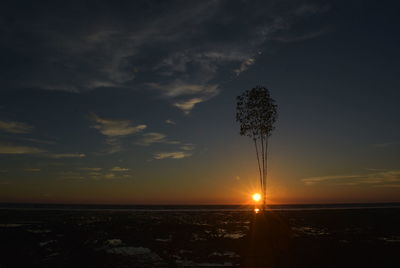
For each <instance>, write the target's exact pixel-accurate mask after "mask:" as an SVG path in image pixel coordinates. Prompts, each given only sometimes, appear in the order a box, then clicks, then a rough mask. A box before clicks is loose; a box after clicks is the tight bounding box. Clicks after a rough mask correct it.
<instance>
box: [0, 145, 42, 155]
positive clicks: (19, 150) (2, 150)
mask: <svg viewBox="0 0 400 268" xmlns="http://www.w3.org/2000/svg"><path fill="white" fill-rule="evenodd" d="M44 152H46V151H45V150H42V149H39V148H36V147H29V146H20V145H13V144H0V154H39V153H44Z"/></svg>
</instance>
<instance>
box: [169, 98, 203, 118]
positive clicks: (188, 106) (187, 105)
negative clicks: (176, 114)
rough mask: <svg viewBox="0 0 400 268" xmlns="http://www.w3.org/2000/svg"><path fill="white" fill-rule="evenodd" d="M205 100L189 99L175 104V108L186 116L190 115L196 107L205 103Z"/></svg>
mask: <svg viewBox="0 0 400 268" xmlns="http://www.w3.org/2000/svg"><path fill="white" fill-rule="evenodd" d="M203 101H204V99H202V98H193V99H188V100H185V101H179V102H175V103H174V106H175V107H177V108H179V109H181V110H182V111H183V112H184V113H185V114H186V115H188V114H190V112H191V111H192V109H193V108H194V106H195V105H196V104H198V103H201V102H203Z"/></svg>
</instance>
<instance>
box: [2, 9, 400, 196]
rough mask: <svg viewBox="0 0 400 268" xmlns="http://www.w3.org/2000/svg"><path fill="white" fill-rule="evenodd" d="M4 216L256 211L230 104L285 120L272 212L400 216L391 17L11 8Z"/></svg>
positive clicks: (248, 163)
mask: <svg viewBox="0 0 400 268" xmlns="http://www.w3.org/2000/svg"><path fill="white" fill-rule="evenodd" d="M0 10H1V11H0V14H1V16H0V32H1V41H0V57H1V61H0V159H1V161H0V185H1V187H0V201H2V202H16V201H17V202H27V201H28V202H96V203H237V202H246V200H247V198H248V196H249V193H250V191H253V190H254V187H255V185H256V182H257V167H256V162H255V155H254V152H253V148H252V147H251V142H250V141H249V140H248V139H246V138H245V137H240V136H239V134H238V133H239V129H238V128H239V126H238V124H237V123H236V122H235V105H236V103H235V97H236V96H237V95H239V94H240V93H241V92H243V91H244V90H245V89H249V88H251V87H254V86H256V85H264V86H267V87H268V88H270V90H271V94H272V96H273V98H275V99H276V101H277V104H278V109H279V121H278V124H277V129H276V131H275V132H274V133H273V135H272V138H271V150H270V152H269V156H270V158H269V161H270V173H269V180H268V199H269V202H275V203H287V202H290V203H296V202H301V203H304V202H375V201H400V199H399V198H398V196H400V195H399V194H400V192H399V191H400V164H399V159H400V124H399V115H400V106H399V105H398V100H399V99H400V90H399V88H400V79H399V73H400V67H399V62H400V55H399V50H398V48H399V47H400V40H399V39H400V37H399V34H398V25H400V19H399V17H398V14H397V13H398V10H399V5H398V4H396V3H395V2H394V1H387V2H385V3H383V2H382V1H126V2H125V1H122V2H121V1H118V2H116V1H93V2H91V3H90V2H85V3H82V2H78V1H76V2H74V3H71V2H64V1H48V2H41V3H38V2H23V1H9V2H3V3H2V7H1V9H0Z"/></svg>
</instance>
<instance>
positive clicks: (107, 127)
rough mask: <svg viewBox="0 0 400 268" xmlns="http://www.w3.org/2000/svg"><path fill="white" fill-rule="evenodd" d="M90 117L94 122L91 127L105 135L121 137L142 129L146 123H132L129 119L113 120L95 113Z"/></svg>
mask: <svg viewBox="0 0 400 268" xmlns="http://www.w3.org/2000/svg"><path fill="white" fill-rule="evenodd" d="M91 119H92V120H93V122H95V125H93V128H95V129H97V130H99V131H100V133H101V134H103V135H104V136H107V137H121V136H127V135H132V134H135V133H137V132H140V131H142V130H144V129H145V128H146V127H147V126H146V125H143V124H142V125H133V124H132V122H131V121H130V120H115V119H105V118H101V117H99V116H97V115H95V114H92V115H91Z"/></svg>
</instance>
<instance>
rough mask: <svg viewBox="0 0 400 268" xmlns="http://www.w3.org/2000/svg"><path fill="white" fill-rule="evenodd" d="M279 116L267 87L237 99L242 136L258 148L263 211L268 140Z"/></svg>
mask: <svg viewBox="0 0 400 268" xmlns="http://www.w3.org/2000/svg"><path fill="white" fill-rule="evenodd" d="M277 116H278V112H277V105H276V104H275V101H274V99H272V98H271V96H270V93H269V90H268V89H267V88H265V87H261V86H256V87H255V88H252V89H250V90H246V91H245V92H244V93H243V94H242V95H240V96H238V97H237V106H236V121H237V122H239V123H240V135H241V136H248V137H250V138H251V139H253V141H254V146H255V148H256V155H257V163H258V170H259V173H260V186H261V192H262V196H263V209H264V208H265V202H266V183H267V151H268V138H269V137H270V136H271V134H272V131H273V130H274V129H275V126H274V124H275V122H276V119H277ZM260 149H261V150H260ZM260 159H261V161H260Z"/></svg>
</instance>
